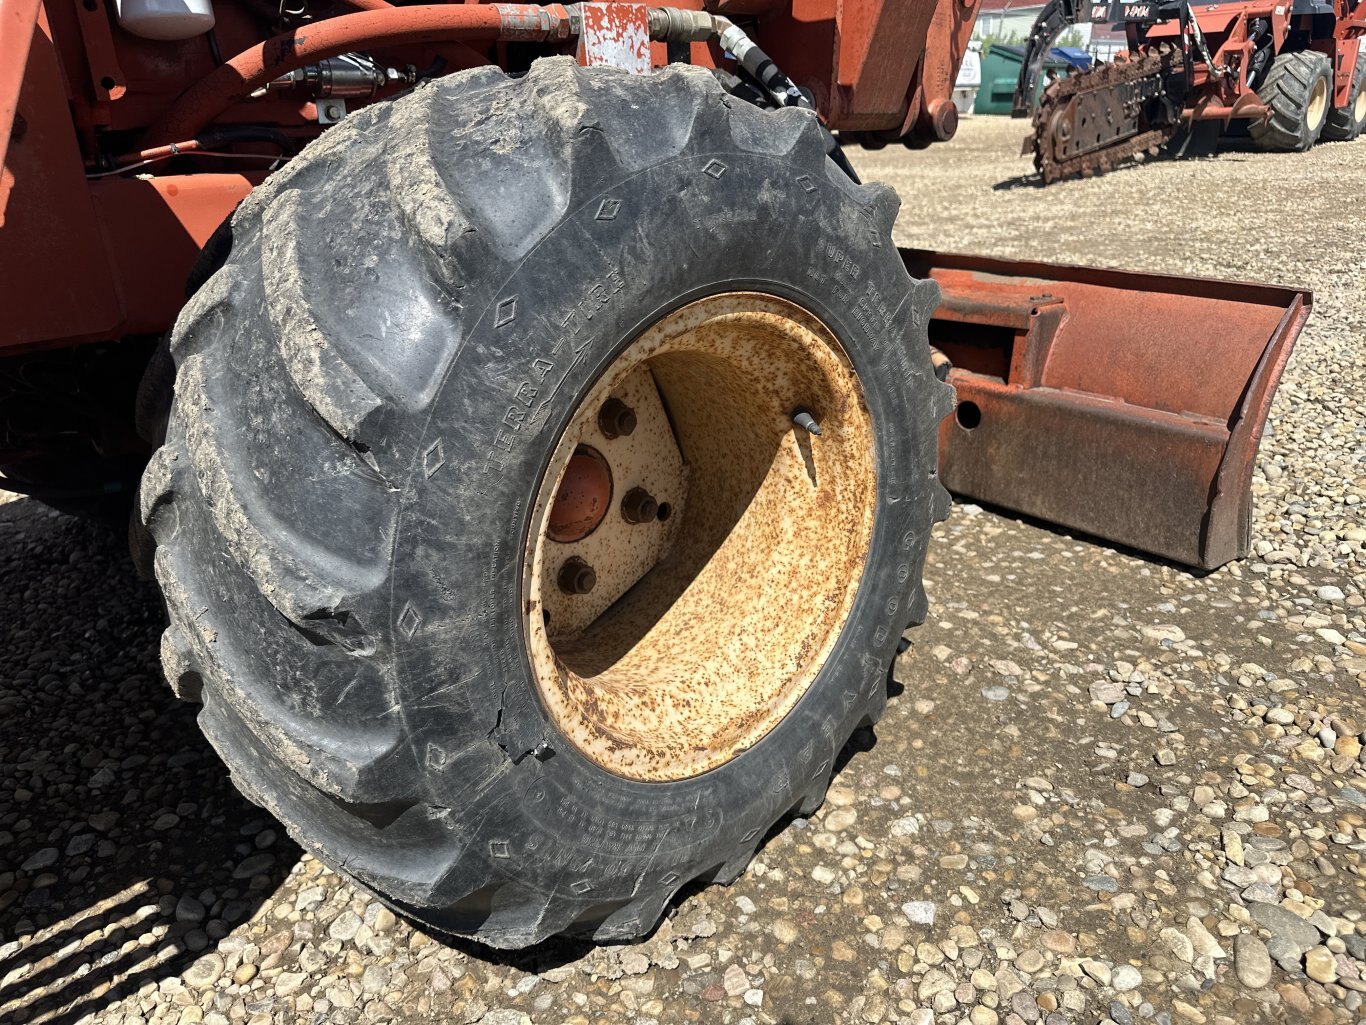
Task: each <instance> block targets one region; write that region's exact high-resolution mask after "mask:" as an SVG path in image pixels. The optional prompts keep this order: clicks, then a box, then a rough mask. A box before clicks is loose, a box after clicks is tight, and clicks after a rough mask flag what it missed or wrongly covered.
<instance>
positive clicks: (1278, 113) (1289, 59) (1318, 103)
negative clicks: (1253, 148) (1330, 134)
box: [1248, 50, 1333, 153]
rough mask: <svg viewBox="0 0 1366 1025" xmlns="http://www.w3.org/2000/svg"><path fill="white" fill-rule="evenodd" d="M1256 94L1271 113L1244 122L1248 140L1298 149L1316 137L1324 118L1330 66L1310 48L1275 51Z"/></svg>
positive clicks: (1329, 102) (1330, 86) (1330, 81)
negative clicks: (1265, 118) (1255, 119)
mask: <svg viewBox="0 0 1366 1025" xmlns="http://www.w3.org/2000/svg"><path fill="white" fill-rule="evenodd" d="M1257 95H1258V96H1260V97H1261V98H1262V102H1264V103H1265V104H1266V105H1267V106H1268V107H1270V108H1271V117H1270V118H1268V119H1267V120H1266V121H1263V122H1254V123H1253V124H1251V125H1249V126H1248V135H1250V136H1251V137H1252V141H1253V142H1254V143H1256V145H1258V146H1259V147H1261V148H1262V149H1266V150H1280V151H1284V152H1296V153H1302V152H1304V151H1305V150H1307V149H1308V148H1309V147H1310V146H1312V145H1314V143H1316V142H1317V141H1318V139H1319V135H1320V134H1321V133H1322V132H1323V129H1324V124H1325V123H1326V122H1327V120H1328V111H1329V108H1330V107H1331V106H1332V97H1333V66H1332V64H1331V63H1330V62H1329V60H1328V58H1327V57H1326V56H1325V55H1324V54H1321V53H1318V52H1316V51H1314V50H1296V51H1295V52H1293V53H1281V54H1277V55H1276V59H1275V60H1274V61H1272V62H1271V69H1270V70H1269V71H1268V72H1267V73H1266V77H1265V78H1264V79H1263V80H1262V84H1261V85H1259V86H1258V87H1257Z"/></svg>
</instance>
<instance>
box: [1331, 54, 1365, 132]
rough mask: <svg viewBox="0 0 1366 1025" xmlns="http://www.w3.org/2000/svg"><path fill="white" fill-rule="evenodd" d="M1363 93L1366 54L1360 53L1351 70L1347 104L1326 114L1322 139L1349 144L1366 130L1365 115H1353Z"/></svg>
mask: <svg viewBox="0 0 1366 1025" xmlns="http://www.w3.org/2000/svg"><path fill="white" fill-rule="evenodd" d="M1364 91H1366V52H1361V53H1358V54H1357V63H1356V67H1355V68H1353V69H1352V88H1351V89H1349V90H1347V103H1346V104H1344V105H1343V106H1341V107H1334V108H1333V109H1332V110H1330V111H1329V112H1328V120H1327V121H1326V122H1324V125H1323V138H1325V139H1329V140H1331V141H1333V142H1351V141H1352V140H1353V139H1355V138H1356V137H1357V136H1359V135H1360V134H1361V132H1362V130H1363V129H1366V115H1364V116H1362V117H1357V116H1356V115H1355V108H1356V102H1357V98H1358V97H1359V96H1361V94H1362V92H1364Z"/></svg>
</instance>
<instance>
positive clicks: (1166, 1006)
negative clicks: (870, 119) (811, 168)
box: [0, 118, 1366, 1025]
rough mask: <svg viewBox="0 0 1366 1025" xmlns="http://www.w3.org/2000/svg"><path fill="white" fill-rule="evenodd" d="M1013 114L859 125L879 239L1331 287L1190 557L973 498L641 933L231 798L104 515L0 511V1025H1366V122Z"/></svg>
mask: <svg viewBox="0 0 1366 1025" xmlns="http://www.w3.org/2000/svg"><path fill="white" fill-rule="evenodd" d="M1020 131H1021V129H1020V126H1019V125H1018V124H1015V123H1011V122H1009V121H1007V120H1004V119H996V120H993V119H984V118H977V119H972V120H969V121H966V122H965V123H964V125H963V128H962V131H961V133H960V138H959V139H958V140H957V141H955V142H954V143H953V144H951V145H949V146H946V147H939V148H937V149H933V150H931V151H929V152H927V153H921V154H913V153H907V152H906V151H904V150H894V149H887V150H884V151H881V152H878V153H858V154H855V161H856V163H857V164H858V165H859V166H860V168H861V169H862V171H863V173H864V174H865V176H866V177H868V178H879V179H882V180H887V181H890V182H892V183H893V184H894V185H895V186H896V187H897V188H898V190H899V191H900V192H901V194H902V196H903V197H904V201H905V205H904V207H903V211H902V215H901V221H900V226H899V236H900V237H899V241H901V242H903V243H906V244H913V245H918V246H926V247H933V248H942V249H957V250H963V251H978V252H988V253H996V254H1000V255H1006V256H1029V257H1037V258H1045V259H1061V260H1070V261H1075V262H1088V263H1102V264H1110V265H1126V266H1130V267H1136V268H1148V269H1154V270H1169V271H1177V272H1185V273H1207V274H1217V275H1225V276H1239V277H1249V278H1258V277H1261V278H1269V279H1276V280H1280V281H1284V282H1287V283H1294V284H1303V285H1309V286H1311V287H1312V288H1314V290H1315V291H1316V293H1317V300H1316V302H1317V305H1316V308H1315V312H1314V316H1313V318H1312V320H1311V322H1310V326H1309V328H1308V330H1307V331H1306V333H1305V335H1304V336H1303V338H1302V339H1301V341H1300V343H1299V346H1298V348H1297V349H1296V351H1295V354H1294V357H1293V358H1292V360H1291V363H1290V368H1289V370H1288V372H1287V379H1286V382H1285V383H1284V384H1283V385H1282V388H1281V390H1280V393H1279V396H1278V398H1277V401H1276V405H1275V410H1274V413H1273V418H1272V429H1271V431H1270V432H1269V436H1268V438H1267V440H1265V441H1264V442H1263V445H1262V451H1261V455H1260V459H1259V463H1258V466H1259V469H1258V473H1257V476H1256V478H1255V483H1254V490H1255V494H1256V510H1255V523H1254V535H1255V539H1256V540H1255V544H1256V553H1257V554H1256V557H1255V558H1253V559H1251V560H1249V561H1247V562H1245V563H1242V564H1240V565H1235V566H1229V567H1226V568H1225V569H1223V570H1220V571H1218V572H1216V573H1214V574H1211V575H1208V576H1205V577H1195V576H1192V575H1190V574H1188V573H1186V572H1184V571H1182V570H1180V569H1179V568H1176V567H1173V566H1170V565H1167V564H1164V563H1160V562H1156V561H1150V560H1145V559H1143V558H1141V557H1138V556H1136V555H1133V554H1128V553H1119V552H1115V551H1113V550H1110V549H1107V548H1104V547H1100V546H1097V545H1095V544H1093V543H1090V542H1087V541H1083V540H1079V539H1076V538H1073V537H1070V536H1068V535H1067V534H1065V533H1061V532H1053V531H1049V530H1047V529H1044V528H1042V527H1040V526H1038V525H1034V524H1027V523H1021V522H1019V521H1016V520H1014V519H1011V518H1008V517H1004V516H1001V515H998V514H994V513H989V512H985V511H982V510H980V509H978V508H975V507H973V506H970V505H960V506H958V507H957V508H955V510H954V513H953V515H952V517H951V518H950V520H949V521H948V522H947V523H946V524H943V525H942V526H941V528H940V529H939V537H938V543H937V545H935V546H934V547H933V549H932V557H931V562H930V566H929V571H928V572H929V578H930V579H929V585H930V593H931V597H932V602H933V605H932V610H933V611H932V616H933V618H932V619H931V621H930V623H929V624H927V625H926V626H925V627H922V628H920V629H918V630H916V631H914V632H913V633H912V634H910V635H909V636H910V639H911V640H912V642H913V646H912V647H911V648H910V649H909V650H908V651H907V652H906V653H905V654H904V655H902V656H901V658H900V659H899V660H898V664H897V666H896V667H895V673H894V675H895V679H896V681H897V682H896V684H895V686H894V687H893V692H894V697H893V700H892V702H891V705H890V707H889V710H888V714H887V716H886V718H885V719H884V720H883V721H882V723H881V724H880V725H879V726H878V728H877V731H876V734H874V733H872V732H871V731H870V732H866V733H864V734H861V735H859V736H857V737H856V738H855V740H854V742H853V743H851V745H850V747H849V749H848V751H847V755H848V757H847V759H846V760H845V762H844V764H843V766H842V767H841V769H840V771H839V774H838V776H837V778H836V780H835V783H834V786H833V787H832V789H831V791H830V800H829V801H828V802H827V804H826V806H825V807H824V808H823V809H822V810H821V811H820V812H819V813H817V815H816V816H815V817H813V818H812V819H810V820H807V821H800V820H799V821H795V822H792V823H791V824H789V825H788V826H787V827H786V828H785V829H783V830H782V831H781V832H780V833H778V834H777V835H776V836H775V837H774V838H773V839H772V841H771V842H770V843H769V844H768V845H767V846H766V847H765V848H764V849H763V850H762V851H761V852H760V855H759V858H758V860H757V861H756V862H755V863H754V865H753V866H752V868H751V869H750V870H749V871H748V872H747V873H745V875H744V876H742V877H741V878H740V880H739V881H737V882H736V883H735V884H734V885H733V886H731V887H729V888H716V887H713V888H710V889H706V890H702V891H700V892H694V893H691V894H689V895H688V896H686V897H685V898H684V899H683V900H681V901H680V902H679V903H678V905H677V907H676V908H675V910H674V911H673V912H672V914H671V916H670V918H669V919H668V920H667V921H666V922H665V923H664V924H663V925H662V926H661V927H660V928H659V930H658V931H657V932H656V933H655V934H654V935H653V936H652V937H651V938H650V939H649V940H648V941H647V942H644V943H641V944H637V945H630V946H621V947H602V948H593V947H588V946H584V945H580V944H573V943H564V942H552V943H550V944H547V945H545V946H544V947H542V948H540V949H537V950H533V951H529V952H524V953H522V954H519V955H513V956H508V955H502V954H495V953H491V952H489V951H487V950H483V949H481V948H479V947H477V946H474V945H469V944H459V943H456V944H446V943H442V942H440V941H438V940H435V939H433V938H431V937H429V936H427V935H425V934H424V933H422V932H420V931H417V930H415V929H413V928H412V927H410V926H409V925H408V924H407V923H405V922H403V921H397V920H395V918H394V917H393V915H391V914H390V913H389V912H388V911H386V910H384V909H382V908H381V907H379V906H378V905H377V904H375V903H373V902H372V901H370V900H368V899H367V898H366V897H364V896H362V895H359V894H357V893H356V892H355V891H354V890H353V889H352V888H351V887H350V886H349V885H348V884H346V883H345V882H343V881H341V880H339V879H338V878H337V877H336V876H335V875H334V874H332V873H331V872H329V871H327V870H326V869H325V868H324V867H323V866H322V865H320V864H319V863H317V862H316V861H314V860H312V859H311V858H308V857H305V856H301V855H300V852H299V850H298V848H297V847H295V846H294V845H293V844H291V843H290V842H289V840H288V839H287V838H286V837H285V836H284V834H283V831H282V830H281V829H280V828H279V827H278V825H277V824H276V823H275V822H273V821H272V820H271V819H270V818H269V816H266V815H264V814H263V813H261V812H260V811H258V810H256V809H254V808H252V807H251V806H250V805H248V804H247V803H246V802H245V801H243V800H242V799H241V798H240V797H238V796H237V794H236V792H235V791H234V790H233V789H232V787H231V785H230V783H229V782H228V780H227V778H226V773H225V772H224V770H223V769H222V767H221V766H220V764H219V763H218V762H217V760H216V759H215V757H214V755H213V753H212V751H211V750H210V749H209V747H208V745H207V744H206V743H205V742H204V741H203V740H202V739H201V738H200V736H199V734H198V733H197V732H196V730H195V726H194V721H193V714H192V709H189V708H185V707H180V706H177V705H176V704H175V703H173V702H172V701H171V699H170V696H169V694H168V693H167V691H166V689H165V686H164V684H163V683H162V682H161V680H160V675H159V671H158V663H157V646H158V634H159V630H160V609H159V607H158V604H157V601H156V598H155V595H154V594H153V593H152V592H151V591H150V590H149V588H148V587H147V586H146V585H143V584H140V583H138V582H136V581H135V580H134V579H132V577H131V575H130V574H129V573H128V571H127V570H126V561H125V556H124V554H123V539H122V537H121V536H119V535H118V534H117V533H115V532H112V531H108V530H105V529H102V528H99V527H95V526H91V525H88V524H85V523H81V522H78V521H76V520H72V519H69V518H66V517H63V516H59V515H57V514H55V513H50V512H48V511H46V510H44V509H42V508H41V507H39V506H36V505H34V504H33V503H31V502H28V501H15V502H11V503H9V504H6V505H2V506H0V552H3V559H4V573H3V577H2V578H0V610H3V612H2V613H0V614H3V616H4V622H5V624H6V625H5V644H4V645H3V647H2V648H0V719H3V722H4V733H3V737H0V777H2V778H0V852H3V853H0V1020H4V1021H7V1022H9V1021H13V1022H25V1021H32V1022H38V1021H41V1022H62V1023H73V1022H77V1021H100V1022H106V1023H110V1025H113V1023H119V1022H123V1023H127V1025H135V1023H142V1022H157V1023H174V1022H182V1023H195V1022H201V1021H202V1022H206V1023H208V1022H212V1023H217V1025H226V1023H228V1022H232V1023H237V1022H251V1023H253V1025H256V1023H261V1025H264V1023H267V1022H278V1023H293V1022H296V1021H308V1022H333V1021H336V1022H353V1021H354V1022H372V1021H373V1022H384V1021H401V1022H406V1021H420V1020H441V1021H454V1022H482V1023H485V1025H513V1023H525V1022H527V1021H528V1020H531V1021H534V1022H537V1023H549V1022H556V1023H559V1022H580V1023H587V1022H590V1021H592V1022H595V1023H596V1022H628V1021H634V1022H636V1023H639V1025H646V1023H649V1022H652V1021H656V1022H684V1021H688V1022H698V1021H700V1022H708V1023H710V1022H733V1023H742V1022H746V1021H749V1022H754V1023H756V1025H757V1023H774V1022H791V1023H798V1022H802V1023H805V1022H871V1023H875V1022H885V1021H901V1022H908V1023H914V1025H930V1023H931V1022H939V1023H941V1025H945V1023H959V1022H962V1021H968V1022H970V1023H972V1025H999V1023H1002V1022H1004V1023H1006V1025H1022V1023H1023V1025H1034V1023H1036V1022H1043V1023H1044V1025H1060V1023H1063V1022H1075V1023H1086V1025H1092V1023H1096V1022H1102V1021H1106V1020H1109V1021H1112V1022H1115V1023H1118V1025H1129V1023H1130V1022H1134V1021H1137V1022H1145V1021H1153V1022H1159V1023H1164V1025H1166V1023H1178V1025H1185V1023H1193V1025H1199V1023H1201V1022H1206V1021H1208V1022H1211V1023H1217V1025H1232V1023H1234V1022H1252V1021H1281V1020H1287V1021H1300V1020H1310V1021H1313V1022H1316V1023H1328V1022H1347V1021H1359V1020H1361V1019H1362V1016H1363V1011H1362V1003H1363V994H1366V979H1363V975H1366V963H1363V962H1364V961H1366V917H1364V915H1363V912H1364V911H1366V864H1363V859H1362V852H1363V850H1366V770H1364V769H1363V762H1362V757H1361V746H1362V745H1361V741H1362V730H1363V728H1366V697H1363V693H1364V692H1366V612H1364V611H1363V607H1364V602H1366V596H1364V595H1363V588H1364V587H1366V406H1364V405H1363V402H1366V399H1364V398H1363V396H1366V360H1363V359H1362V346H1363V340H1364V339H1366V282H1364V281H1363V266H1366V240H1363V238H1362V235H1361V230H1360V227H1359V225H1358V223H1357V222H1356V221H1355V220H1354V218H1353V217H1352V216H1351V215H1350V214H1348V213H1347V212H1345V211H1344V209H1343V206H1342V205H1341V199H1340V197H1341V196H1342V195H1343V194H1344V193H1345V192H1348V191H1349V190H1350V189H1351V187H1352V183H1354V182H1359V181H1360V180H1362V177H1363V175H1366V142H1362V143H1358V144H1355V145H1328V146H1324V147H1322V148H1319V149H1315V150H1314V151H1312V152H1311V153H1309V154H1307V155H1304V156H1270V155H1260V154H1250V153H1226V154H1223V155H1221V156H1220V157H1218V158H1217V159H1213V160H1205V161H1200V162H1187V163H1180V164H1176V163H1167V164H1158V165H1155V166H1149V167H1143V168H1137V169H1133V170H1128V171H1123V172H1120V173H1117V174H1113V175H1111V176H1109V177H1106V178H1104V179H1099V180H1095V181H1088V182H1075V183H1068V184H1065V185H1061V186H1056V187H1054V188H1051V189H1048V190H1041V189H1038V188H1035V187H1033V186H1032V185H1030V184H1029V183H1028V182H1024V181H1022V180H1021V178H1020V177H1019V176H1020V175H1022V174H1023V173H1024V172H1025V170H1027V165H1026V163H1025V162H1024V161H1023V160H1021V159H1019V158H1016V157H1015V156H1014V154H1015V153H1016V152H1017V151H1018V145H1019V135H1020Z"/></svg>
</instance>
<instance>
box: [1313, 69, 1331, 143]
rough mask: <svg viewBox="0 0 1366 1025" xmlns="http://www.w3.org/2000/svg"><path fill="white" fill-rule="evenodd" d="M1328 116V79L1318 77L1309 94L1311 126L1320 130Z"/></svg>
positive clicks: (1315, 129) (1314, 129)
mask: <svg viewBox="0 0 1366 1025" xmlns="http://www.w3.org/2000/svg"><path fill="white" fill-rule="evenodd" d="M1327 117H1328V79H1327V78H1318V79H1316V80H1315V81H1314V88H1313V90H1312V91H1311V92H1310V94H1309V127H1310V129H1311V130H1312V131H1318V130H1319V129H1320V128H1321V127H1323V122H1324V119H1325V118H1327Z"/></svg>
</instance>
